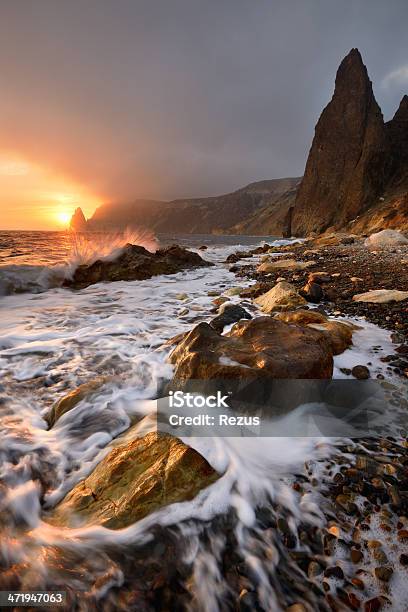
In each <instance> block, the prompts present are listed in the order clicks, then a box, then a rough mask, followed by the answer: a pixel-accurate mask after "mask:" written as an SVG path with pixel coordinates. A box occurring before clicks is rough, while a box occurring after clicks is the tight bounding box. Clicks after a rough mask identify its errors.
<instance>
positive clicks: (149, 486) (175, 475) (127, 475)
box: [47, 432, 218, 529]
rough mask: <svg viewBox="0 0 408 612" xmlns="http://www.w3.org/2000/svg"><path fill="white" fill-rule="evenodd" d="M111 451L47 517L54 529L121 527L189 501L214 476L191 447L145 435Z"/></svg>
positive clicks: (166, 437) (160, 436) (161, 436)
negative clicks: (162, 509)
mask: <svg viewBox="0 0 408 612" xmlns="http://www.w3.org/2000/svg"><path fill="white" fill-rule="evenodd" d="M128 438H129V436H126V437H125V438H124V442H123V443H120V444H118V445H117V446H116V447H115V448H113V449H112V450H111V451H110V453H109V454H108V455H106V457H105V458H104V459H102V461H101V462H100V463H99V464H98V465H97V466H96V468H95V469H94V471H93V472H92V473H91V474H90V476H88V478H86V479H85V480H83V481H81V482H80V483H79V484H78V485H77V486H76V487H74V489H73V490H72V491H70V492H69V493H68V495H67V496H66V497H65V498H64V499H63V500H62V501H61V502H60V503H59V504H58V506H57V507H56V508H55V509H54V511H53V512H52V514H51V515H50V516H49V517H48V518H47V520H48V521H49V522H51V523H52V524H55V525H68V526H82V525H93V524H98V525H103V526H104V527H108V528H110V529H121V528H122V527H127V526H129V525H131V524H132V523H135V522H136V521H138V520H140V519H142V518H144V517H145V516H147V515H148V514H150V513H152V512H154V511H155V510H158V509H159V508H162V507H163V506H166V505H167V504H172V503H175V502H182V501H187V500H191V499H193V497H195V496H196V495H197V493H198V492H199V491H200V490H201V489H203V488H204V487H207V486H208V485H209V484H211V483H212V482H214V481H215V480H216V479H217V478H218V474H217V472H215V470H214V469H213V468H212V467H211V465H210V464H209V463H208V462H207V461H206V460H205V459H204V458H203V457H202V456H201V455H200V454H199V453H198V452H197V451H195V450H194V449H192V448H190V447H189V446H187V445H186V444H184V443H183V442H182V441H181V440H179V439H178V438H175V437H173V436H170V435H168V434H162V433H157V432H151V433H149V434H147V435H145V436H144V437H143V438H135V439H133V440H132V439H131V440H130V441H129V439H128Z"/></svg>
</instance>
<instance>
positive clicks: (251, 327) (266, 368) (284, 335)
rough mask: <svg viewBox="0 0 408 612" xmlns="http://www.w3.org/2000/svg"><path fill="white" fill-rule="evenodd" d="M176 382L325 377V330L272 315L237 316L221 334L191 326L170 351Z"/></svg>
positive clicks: (328, 359) (329, 359)
mask: <svg viewBox="0 0 408 612" xmlns="http://www.w3.org/2000/svg"><path fill="white" fill-rule="evenodd" d="M169 359H170V362H171V363H172V364H174V381H175V382H176V383H179V384H183V383H185V382H187V381H189V380H209V379H216V378H218V379H224V380H229V379H235V380H240V379H244V380H255V379H258V378H264V379H265V378H270V379H288V378H300V379H317V378H318V379H324V378H331V376H332V373H333V352H332V345H331V342H330V339H329V337H328V334H327V333H323V332H322V331H318V330H316V329H311V328H310V327H301V326H298V325H288V324H286V323H283V322H282V321H277V320H275V319H273V318H272V317H257V318H255V319H251V320H249V321H244V320H242V321H240V322H239V323H237V324H236V325H234V327H233V328H232V330H231V331H230V332H229V333H228V334H226V335H225V336H221V335H220V334H218V333H217V332H216V331H215V330H214V329H213V328H212V327H211V326H210V325H208V324H207V323H200V324H199V325H197V326H196V327H195V328H194V329H192V330H191V331H190V332H189V333H188V334H187V335H186V336H185V337H184V339H183V340H182V341H181V342H180V344H179V345H178V346H177V347H176V348H175V349H174V350H173V352H172V353H171V354H170V357H169Z"/></svg>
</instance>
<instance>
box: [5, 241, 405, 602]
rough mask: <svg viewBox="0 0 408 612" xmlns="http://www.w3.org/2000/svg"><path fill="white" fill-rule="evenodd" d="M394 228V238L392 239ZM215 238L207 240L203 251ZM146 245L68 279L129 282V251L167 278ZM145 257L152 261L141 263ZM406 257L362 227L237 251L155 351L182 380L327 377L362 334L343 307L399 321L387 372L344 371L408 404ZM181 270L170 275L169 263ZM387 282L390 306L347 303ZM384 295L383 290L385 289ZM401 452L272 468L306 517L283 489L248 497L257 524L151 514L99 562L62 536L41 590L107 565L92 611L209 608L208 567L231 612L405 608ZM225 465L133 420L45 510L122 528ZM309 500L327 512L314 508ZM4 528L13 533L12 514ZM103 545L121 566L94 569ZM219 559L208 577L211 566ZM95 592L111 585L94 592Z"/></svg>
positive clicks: (346, 449) (344, 443)
mask: <svg viewBox="0 0 408 612" xmlns="http://www.w3.org/2000/svg"><path fill="white" fill-rule="evenodd" d="M402 238H403V237H402ZM394 240H397V242H398V236H394ZM205 250H206V249H205V248H204V247H203V248H202V249H201V251H203V253H204V258H205ZM146 253H147V252H144V250H143V252H141V251H140V249H138V250H137V249H136V250H135V249H134V248H127V249H126V251H125V255H124V257H122V258H121V259H120V260H119V266H117V267H115V263H114V262H108V263H107V264H106V265H105V264H104V263H103V262H102V263H101V262H98V264H97V266H96V267H92V266H90V267H89V268H88V269H86V268H82V270H81V271H80V275H77V276H76V277H75V281H74V282H75V286H74V285H73V286H72V288H75V289H79V290H80V289H81V288H83V287H86V286H88V285H89V284H91V283H92V282H97V281H98V280H107V281H111V280H122V279H121V278H120V276H121V274H122V273H123V274H124V279H123V280H130V279H131V278H132V273H131V268H132V261H134V258H136V259H137V262H138V266H139V267H138V269H137V276H138V275H140V274H142V275H143V274H144V275H146V274H148V275H149V276H152V275H155V274H162V273H163V270H164V269H163V267H162V266H163V260H162V253H163V251H159V255H158V256H157V257H154V256H151V255H149V254H147V255H146ZM165 253H166V257H170V259H172V261H171V266H173V265H176V267H177V270H184V269H186V268H187V269H189V268H191V267H195V266H198V267H199V268H203V269H205V266H206V265H207V264H208V263H209V262H207V261H205V259H202V258H200V257H199V256H198V255H197V254H195V253H191V252H188V251H185V250H182V249H179V247H170V248H169V249H167V250H166V252H165ZM174 257H175V258H176V259H177V262H176V264H174V261H173V259H174ZM147 260H149V262H151V268H149V269H146V268H145V269H143V265H144V263H143V262H146V261H147ZM404 262H408V244H405V243H404V240H403V239H401V243H397V244H392V245H389V244H388V245H386V246H383V245H382V246H375V245H373V244H367V243H365V241H364V239H363V238H360V237H357V236H346V235H338V234H333V235H326V236H322V237H317V238H314V239H310V240H308V241H303V242H300V243H291V244H286V245H283V246H270V245H267V244H266V245H264V246H261V247H257V248H256V249H252V250H250V251H245V252H237V253H234V254H232V255H230V256H229V257H228V258H227V261H226V262H225V264H224V265H227V266H228V267H229V269H230V271H231V272H233V273H234V274H235V275H236V279H237V284H236V286H235V287H229V288H227V287H223V286H220V287H216V286H215V287H214V288H213V289H211V290H209V291H207V298H211V301H212V304H213V312H207V314H208V317H207V321H203V320H202V317H203V312H200V313H199V312H198V311H193V312H192V313H191V315H192V318H191V327H190V328H189V330H188V331H187V332H184V333H182V334H179V335H178V336H176V337H175V338H173V339H171V340H170V341H168V342H167V343H166V345H164V346H163V347H161V350H164V351H165V352H166V354H167V359H168V362H169V363H171V364H172V365H173V374H174V380H173V382H174V383H177V384H179V383H180V384H181V383H183V384H184V383H185V382H186V381H189V380H191V379H196V378H200V379H205V378H208V379H212V378H217V377H220V378H223V377H225V378H228V377H229V378H231V379H238V380H245V379H248V380H252V379H253V380H260V379H262V380H274V379H279V378H286V379H287V378H289V379H290V378H292V379H299V378H301V379H316V378H317V379H322V380H326V379H330V378H331V376H332V375H333V364H334V358H335V357H336V356H337V355H339V354H346V355H347V353H346V351H347V349H348V348H349V347H350V346H352V343H353V334H354V333H355V332H356V331H357V330H358V323H357V326H356V325H354V323H350V322H347V318H352V319H353V321H354V320H356V319H357V322H358V320H359V319H360V320H364V319H365V320H366V321H369V322H372V323H375V324H376V325H378V326H380V327H383V328H385V329H387V330H389V331H390V332H391V337H392V340H393V342H394V346H395V352H394V353H393V354H389V355H384V356H383V357H381V358H380V360H381V362H383V363H384V371H385V372H386V375H385V376H384V375H382V374H378V373H376V371H374V369H372V368H371V364H370V362H367V363H363V362H361V363H360V364H359V365H358V366H355V367H353V368H351V367H350V368H344V369H343V374H344V375H345V376H346V377H349V378H350V380H352V379H355V378H359V379H367V378H374V377H375V378H377V379H379V383H380V384H382V385H384V388H385V389H386V390H387V392H388V393H389V395H390V397H391V398H392V399H391V404H392V405H393V406H395V408H396V409H398V410H402V411H406V410H407V408H408V401H407V398H406V395H404V390H405V389H406V386H404V385H405V383H406V379H407V377H408V316H407V313H408V295H407V296H406V297H404V295H403V294H404V293H405V292H408V270H407V267H408V266H407V264H406V263H404ZM171 266H170V268H168V269H167V271H166V272H167V273H169V274H171V273H174V272H173V268H172V267H171ZM177 270H174V271H177ZM129 271H130V272H129ZM129 273H130V276H129ZM88 274H89V276H87V275H88ZM100 275H102V276H103V278H101V276H100ZM145 277H146V276H144V278H145ZM88 281H90V282H88ZM378 290H384V291H388V292H394V293H393V294H389V293H388V294H387V295H385V294H383V293H381V295H380V299H381V300H384V299H385V300H386V301H384V302H375V301H374V302H363V301H357V300H356V299H353V298H354V297H355V296H361V295H364V294H367V293H369V292H372V291H378ZM395 292H399V293H395ZM374 297H375V299H378V298H377V294H376V295H375V296H374ZM391 297H393V298H394V299H391ZM395 297H397V299H399V298H401V299H400V301H396V300H395ZM187 298H188V296H187V294H177V295H176V297H175V299H176V300H179V301H180V305H184V304H186V300H187ZM389 298H390V299H389ZM370 299H372V298H370ZM387 300H388V301H387ZM186 310H187V311H188V309H187V308H186ZM260 315H262V316H260ZM182 316H184V315H182ZM195 316H196V317H197V320H196V321H194V317H195ZM189 321H190V319H189ZM374 348H375V347H374ZM384 378H386V379H388V378H389V380H396V381H398V384H396V385H394V384H393V383H390V382H389V381H388V380H384ZM112 382H113V379H112V376H100V378H98V379H95V380H93V381H89V382H86V383H84V384H83V385H81V386H79V387H77V389H76V390H74V391H71V393H69V394H68V395H65V396H63V397H61V398H60V400H59V401H58V402H57V403H56V404H55V405H54V406H53V407H52V408H51V410H50V411H49V412H48V415H47V416H46V421H47V423H48V427H49V430H50V434H51V435H53V430H55V429H58V426H59V423H58V421H59V420H60V419H63V418H65V419H66V415H67V413H69V412H70V411H71V410H73V409H75V407H76V406H78V404H80V403H81V402H83V401H87V400H89V399H91V398H93V397H94V396H97V395H98V393H100V392H101V389H102V390H103V389H104V388H105V389H106V388H108V387H109V385H110V384H112ZM115 384H118V380H117V379H116V382H115ZM4 405H6V403H5V404H4ZM65 422H66V421H65ZM62 427H64V426H62ZM407 448H408V442H407V438H406V432H404V431H401V432H400V435H398V436H397V435H395V436H386V435H381V434H379V435H378V436H376V437H370V438H366V437H364V438H359V439H354V440H351V439H350V440H344V439H342V440H339V441H338V442H337V443H336V442H334V443H333V444H332V445H331V446H330V448H329V447H328V448H327V452H325V453H323V454H322V456H321V457H320V458H318V459H315V460H312V461H306V462H305V465H304V469H303V470H302V471H301V470H299V472H298V473H295V474H293V475H292V476H287V475H286V476H282V477H277V478H276V483H275V486H276V487H277V489H278V490H279V486H281V485H283V484H284V485H285V486H286V487H288V488H289V489H290V490H291V493H292V494H293V496H294V500H295V504H296V505H297V507H298V508H300V509H302V511H301V513H300V517H299V516H296V513H294V512H293V513H292V511H291V510H290V509H288V506H287V505H286V504H285V503H284V498H282V501H281V503H279V493H278V494H277V495H276V496H275V497H274V498H270V499H269V500H265V499H263V500H260V502H259V504H258V505H257V506H255V507H254V515H255V520H254V521H253V523H252V524H245V522H244V523H243V522H242V517H239V516H238V513H237V511H236V509H230V510H228V512H226V513H223V514H221V515H219V516H216V517H215V518H212V519H211V520H207V521H202V522H200V521H195V520H194V519H190V520H187V521H184V522H183V523H182V524H181V525H180V526H179V527H178V526H176V525H174V526H172V527H171V528H165V527H163V526H160V525H152V526H151V527H150V534H151V536H152V539H151V541H150V542H149V543H146V544H145V545H140V546H139V545H138V546H136V545H135V544H132V545H130V546H128V547H127V548H126V549H125V548H124V547H119V548H117V547H115V546H114V545H107V546H106V547H102V548H101V549H100V550H98V552H97V553H95V559H90V558H88V557H87V556H86V555H85V556H84V555H83V551H80V550H78V551H74V549H72V551H71V552H69V551H67V550H66V549H64V548H63V547H61V549H60V550H59V551H58V554H57V555H56V559H55V568H54V566H52V567H53V568H54V569H55V571H52V572H50V573H49V575H48V576H47V578H46V580H45V582H41V587H42V588H56V587H61V588H62V586H63V585H62V584H60V583H59V582H58V580H59V578H58V576H59V574H58V570H57V567H58V565H59V564H61V565H62V566H69V567H70V566H71V565H72V564H75V565H77V567H78V570H77V574H75V571H74V570H72V572H73V575H74V576H77V578H78V579H79V578H80V576H81V575H82V576H84V575H85V576H87V580H90V578H89V577H90V576H91V577H92V576H94V575H95V571H96V574H97V576H98V577H97V579H96V582H95V583H92V582H91V583H90V584H89V592H88V594H87V595H84V601H85V602H86V604H85V605H86V606H88V609H89V608H92V609H93V607H95V609H97V608H98V609H103V610H110V609H116V610H129V609H135V610H146V611H154V610H164V609H180V610H188V609H192V607H195V608H196V609H202V608H203V598H206V597H208V596H209V593H208V592H205V590H203V591H202V592H200V581H203V580H204V578H205V579H207V578H208V584H209V585H210V590H211V589H215V590H216V592H215V593H212V594H211V597H214V601H216V600H217V602H218V604H219V606H220V609H221V610H223V609H225V610H227V609H228V610H230V609H231V610H237V611H240V612H249V611H250V610H251V611H252V610H259V611H267V612H269V611H270V610H273V609H282V610H286V611H287V612H312V611H313V612H314V611H315V610H319V611H320V610H321V611H326V610H327V611H328V610H332V611H333V612H337V611H338V612H342V611H343V610H362V611H364V612H378V611H380V610H386V609H390V610H395V611H401V612H402V611H403V610H404V609H405V608H404V606H405V604H407V605H408V600H407V601H406V600H405V599H404V598H405V597H406V596H407V597H408V594H407V593H406V591H405V590H404V588H402V587H401V584H402V582H403V581H404V580H405V577H406V572H407V567H408V551H407V542H408V518H407V517H408V455H407ZM49 476H50V474H47V473H44V474H42V473H41V471H39V474H38V480H39V482H40V483H41V487H42V488H43V490H44V492H46V491H47V489H49V487H50V482H49V481H48V480H47V479H48V478H49ZM222 477H223V473H222V471H221V472H217V470H215V469H213V467H212V466H211V465H210V463H208V462H207V460H206V459H205V458H204V457H203V456H202V455H201V454H200V453H199V452H197V451H196V450H193V449H192V448H191V447H189V446H188V445H186V444H184V443H183V442H181V440H179V439H178V438H174V437H173V436H168V435H163V434H158V433H155V434H152V433H148V434H147V435H144V436H141V435H140V432H139V430H138V427H137V425H135V424H132V427H130V428H129V429H127V430H125V431H124V432H122V434H121V435H119V436H117V437H116V438H114V440H112V441H111V443H110V445H109V447H108V448H107V453H106V454H105V455H104V458H103V459H102V460H101V461H100V462H99V463H98V464H97V465H96V467H95V468H94V469H93V471H92V472H91V473H90V474H89V475H88V477H87V478H86V479H85V480H82V481H80V482H79V483H77V484H76V485H75V486H74V487H73V488H72V489H71V490H70V491H69V492H68V494H67V495H66V496H65V497H64V498H63V499H62V501H60V502H59V504H57V505H56V507H55V508H51V510H50V509H47V510H46V511H44V512H43V514H42V519H43V520H44V521H45V522H46V523H49V525H50V527H49V528H52V529H54V528H57V529H58V528H62V529H64V528H65V527H66V526H69V527H70V528H72V527H83V526H87V527H88V526H91V527H92V526H97V525H100V524H103V525H105V526H106V527H108V529H112V530H117V529H118V530H120V529H122V528H124V527H128V526H132V525H133V524H134V523H135V522H137V521H139V520H140V519H143V518H144V517H148V516H149V515H150V514H152V513H153V512H155V511H156V510H160V509H164V510H165V509H166V506H167V505H168V504H174V503H177V502H183V501H186V500H191V499H193V498H194V497H195V496H196V495H197V494H198V493H199V492H203V491H205V489H206V487H209V486H210V485H212V486H216V485H213V483H216V482H217V481H221V480H222ZM285 495H286V494H285ZM312 506H317V507H318V508H319V514H318V515H317V514H315V515H314V514H313V512H315V511H312V510H311V509H310V508H311V507H312ZM302 512H304V520H302ZM5 525H6V526H7V517H6V522H5ZM8 526H9V528H10V529H12V527H13V522H12V520H11V522H10V524H9V525H8ZM194 547H195V548H194ZM191 549H194V550H196V553H195V554H192V552H191ZM105 553H106V554H109V557H110V559H111V561H112V567H111V568H110V569H109V570H108V571H107V572H105V571H103V572H102V571H101V572H100V575H99V574H98V571H99V570H98V569H95V568H98V563H100V566H101V567H102V566H103V565H104V564H103V562H102V560H103V558H104V555H105ZM200 555H201V556H200ZM197 558H198V559H199V560H200V561H199V562H197ZM209 559H211V563H210V564H209V565H207V563H208V560H209ZM205 560H207V561H205ZM197 563H198V565H197ZM200 563H201V564H202V565H201V566H200ZM94 564H95V565H94ZM199 567H201V570H199V569H198V568H199ZM211 567H212V571H213V572H214V574H211V575H210V577H209V576H208V575H207V573H208V572H210V568H211ZM118 568H120V570H119V569H118ZM200 571H201V572H202V573H201V574H200ZM197 572H198V573H197ZM20 573H21V575H24V571H23V567H21V568H20V567H19V565H18V564H16V565H14V566H13V567H7V563H6V566H5V571H4V572H3V574H2V576H1V577H0V585H1V586H2V587H3V588H15V589H18V588H22V587H23V586H24V584H23V583H22V582H21V581H20V579H19V575H20ZM119 575H120V577H119ZM204 582H205V581H204ZM105 584H106V589H105V586H104V585H105ZM38 588H40V583H39V586H38ZM203 588H204V587H203ZM95 590H96V591H98V592H99V591H100V590H102V591H103V592H104V593H105V595H104V596H103V599H102V601H101V602H99V603H97V602H96V599H95V597H94V591H95ZM400 593H402V595H400ZM68 603H69V606H68V608H67V609H74V608H75V606H77V607H78V602H77V601H76V596H75V594H74V593H71V592H69V602H68ZM75 609H76V608H75ZM78 609H79V607H78Z"/></svg>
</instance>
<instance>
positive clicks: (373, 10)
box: [0, 0, 408, 229]
mask: <svg viewBox="0 0 408 612" xmlns="http://www.w3.org/2000/svg"><path fill="white" fill-rule="evenodd" d="M407 22H408V3H407V2H406V0H391V1H390V2H384V0H369V1H368V0H353V1H347V0H344V1H343V2H334V1H333V2H332V1H327V0H278V1H274V0H254V1H252V2H248V0H223V1H220V0H206V1H201V0H171V1H169V0H120V2H116V1H114V0H73V1H72V2H71V1H66V2H63V1H56V0H36V1H35V2H33V1H27V0H9V1H5V2H1V3H0V229H19V228H24V229H58V228H63V227H65V226H66V222H67V219H68V218H69V216H70V214H71V213H72V211H73V210H74V209H75V207H76V206H81V207H82V208H83V210H84V212H85V215H86V216H90V215H91V214H92V212H93V211H94V209H95V208H96V207H97V206H98V205H99V204H101V203H103V202H105V201H120V200H124V199H126V200H130V199H135V198H138V197H151V198H156V199H159V198H160V199H171V198H175V197H184V196H204V195H214V194H218V193H222V192H228V191H231V190H234V189H237V188H239V187H241V186H243V185H245V184H246V183H249V182H251V181H255V180H260V179H265V178H276V177H282V176H298V175H300V174H302V172H303V169H304V164H305V159H306V155H307V151H308V149H309V146H310V143H311V139H312V136H313V129H314V125H315V123H316V120H317V118H318V116H319V114H320V112H321V110H322V108H323V106H324V105H325V104H326V103H327V102H328V100H329V99H330V96H331V93H332V90H333V83H334V75H335V71H336V69H337V66H338V64H339V62H340V61H341V59H342V58H343V57H344V55H346V53H348V51H349V50H350V48H351V47H356V46H357V47H359V49H360V51H361V53H362V55H363V59H364V61H365V63H366V64H367V67H368V71H369V74H370V77H371V78H372V80H373V82H374V91H375V95H376V97H377V100H378V102H379V103H380V105H381V107H382V109H383V111H384V114H385V118H386V119H388V118H390V117H391V116H392V114H393V113H394V112H395V109H396V107H397V106H398V103H399V100H400V99H401V97H402V95H403V94H404V93H407V92H408V54H407V46H406V24H407Z"/></svg>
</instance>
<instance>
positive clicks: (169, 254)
mask: <svg viewBox="0 0 408 612" xmlns="http://www.w3.org/2000/svg"><path fill="white" fill-rule="evenodd" d="M212 265H213V264H212V263H210V262H207V261H204V259H202V258H201V257H200V255H199V254H198V253H193V252H192V251H188V250H187V249H184V248H182V247H180V246H178V245H172V246H169V247H166V248H165V249H160V250H159V251H156V252H155V253H151V252H150V251H147V250H146V249H145V248H144V247H142V246H138V245H135V244H128V245H127V246H126V247H125V248H124V250H123V251H122V253H121V254H120V255H119V256H118V257H117V258H116V259H115V260H113V261H110V260H107V259H104V260H98V261H95V262H94V263H92V264H90V265H83V266H79V267H78V268H77V269H76V270H75V272H74V275H73V277H72V279H67V280H66V281H65V282H64V286H65V287H71V288H72V289H83V288H84V287H88V285H93V284H94V283H100V282H103V281H107V282H113V281H134V280H145V279H147V278H151V277H152V276H157V275H159V274H176V272H180V271H181V270H186V269H190V268H198V267H204V266H212Z"/></svg>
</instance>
